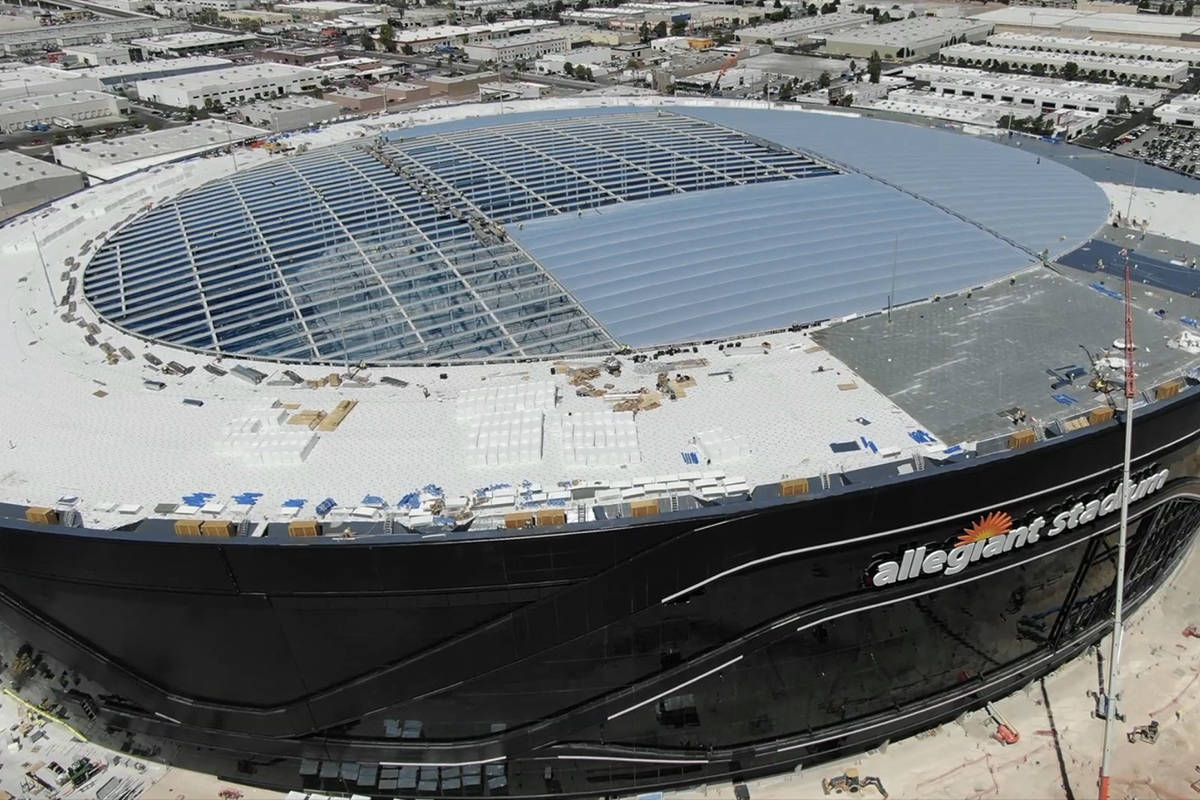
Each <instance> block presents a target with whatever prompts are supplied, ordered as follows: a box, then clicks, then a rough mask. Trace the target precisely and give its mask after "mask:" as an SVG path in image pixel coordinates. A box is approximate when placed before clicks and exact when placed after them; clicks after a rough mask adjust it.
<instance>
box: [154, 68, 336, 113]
mask: <svg viewBox="0 0 1200 800" xmlns="http://www.w3.org/2000/svg"><path fill="white" fill-rule="evenodd" d="M320 80H321V72H320V70H315V69H306V68H305V67H291V66H287V65H286V64H247V65H244V66H238V67H229V68H227V69H218V70H212V71H211V72H201V73H197V74H194V75H177V76H174V77H171V78H155V79H154V80H147V81H138V82H137V84H136V86H137V93H138V97H140V98H142V99H143V100H149V101H151V102H154V103H160V104H162V105H164V106H172V107H174V108H203V107H204V101H206V100H212V101H216V102H220V103H221V104H222V105H234V104H237V103H245V102H247V101H254V100H262V99H264V98H268V97H282V96H283V95H285V94H293V93H296V92H306V91H310V90H312V89H315V88H317V85H318V83H319V82H320Z"/></svg>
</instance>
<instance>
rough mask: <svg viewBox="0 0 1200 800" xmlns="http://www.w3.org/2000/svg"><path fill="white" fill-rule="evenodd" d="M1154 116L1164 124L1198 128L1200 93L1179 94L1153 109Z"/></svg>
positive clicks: (1199, 126) (1199, 122)
mask: <svg viewBox="0 0 1200 800" xmlns="http://www.w3.org/2000/svg"><path fill="white" fill-rule="evenodd" d="M1154 116H1156V117H1158V120H1159V122H1162V123H1164V124H1166V125H1182V126H1184V127H1186V128H1200V94H1181V95H1178V96H1176V97H1172V98H1171V102H1169V103H1167V104H1165V105H1162V106H1159V107H1158V108H1156V109H1154Z"/></svg>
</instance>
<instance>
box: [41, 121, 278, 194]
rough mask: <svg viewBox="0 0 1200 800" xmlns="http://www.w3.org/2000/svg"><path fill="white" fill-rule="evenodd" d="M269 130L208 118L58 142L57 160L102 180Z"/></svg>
mask: <svg viewBox="0 0 1200 800" xmlns="http://www.w3.org/2000/svg"><path fill="white" fill-rule="evenodd" d="M266 134H267V131H265V130H262V129H261V128H253V127H250V126H247V125H239V124H238V123H236V122H226V121H224V120H215V119H205V120H200V121H199V122H193V123H191V124H190V125H183V126H181V127H178V128H166V129H164V130H161V131H151V132H149V133H139V134H134V135H133V136H121V137H118V138H116V139H100V140H97V141H92V142H76V143H72V144H64V145H55V146H54V147H53V148H52V150H53V152H54V160H55V161H57V162H58V163H59V164H62V165H63V166H66V167H71V168H72V169H77V170H79V171H80V172H84V173H87V174H88V175H91V176H93V177H96V178H99V179H101V180H112V179H113V178H118V177H120V176H122V175H127V174H129V173H131V172H136V171H138V170H139V169H144V168H146V167H148V166H151V165H153V164H158V163H163V162H166V161H174V160H176V159H180V158H185V157H189V156H194V155H200V154H201V153H206V152H209V151H211V150H219V149H221V148H223V147H229V146H230V145H234V144H238V143H241V142H245V141H249V140H253V139H258V138H260V137H262V136H264V135H266Z"/></svg>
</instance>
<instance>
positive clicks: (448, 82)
mask: <svg viewBox="0 0 1200 800" xmlns="http://www.w3.org/2000/svg"><path fill="white" fill-rule="evenodd" d="M499 79H500V73H498V72H472V73H470V74H468V75H430V76H429V77H428V78H425V82H426V83H428V84H429V94H430V95H431V96H434V97H436V96H438V95H446V96H447V97H467V96H469V95H475V94H478V93H479V85H480V84H482V83H491V82H492V81H496V80H499Z"/></svg>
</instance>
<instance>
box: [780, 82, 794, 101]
mask: <svg viewBox="0 0 1200 800" xmlns="http://www.w3.org/2000/svg"><path fill="white" fill-rule="evenodd" d="M791 99H792V82H791V81H784V82H783V85H782V86H780V87H779V100H780V102H783V103H786V102H787V101H789V100H791Z"/></svg>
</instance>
